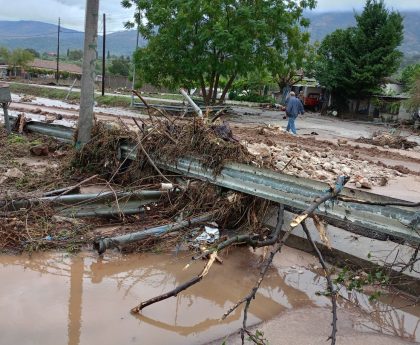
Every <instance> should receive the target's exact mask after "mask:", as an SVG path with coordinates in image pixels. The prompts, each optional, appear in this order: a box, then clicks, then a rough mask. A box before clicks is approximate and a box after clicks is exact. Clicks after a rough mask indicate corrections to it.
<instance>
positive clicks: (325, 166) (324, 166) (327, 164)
mask: <svg viewBox="0 0 420 345" xmlns="http://www.w3.org/2000/svg"><path fill="white" fill-rule="evenodd" d="M322 167H323V168H324V169H325V170H331V169H332V164H331V163H329V162H325V163H324V164H322Z"/></svg>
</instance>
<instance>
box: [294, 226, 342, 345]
mask: <svg viewBox="0 0 420 345" xmlns="http://www.w3.org/2000/svg"><path fill="white" fill-rule="evenodd" d="M301 225H302V228H303V231H304V232H305V234H306V237H307V239H308V241H309V243H310V244H311V246H312V248H313V250H314V251H315V253H316V255H317V257H318V260H319V263H320V264H321V266H322V268H323V270H324V271H325V278H326V279H327V285H328V294H329V296H330V297H331V304H332V314H333V317H332V322H331V327H332V331H331V335H330V336H329V337H328V340H330V339H331V345H335V342H336V335H337V290H336V289H335V288H334V284H333V282H332V279H331V275H330V273H329V272H328V267H327V264H326V263H325V260H324V257H323V256H322V253H321V251H320V250H319V249H318V247H317V245H316V243H315V242H314V240H313V239H312V236H311V234H310V232H309V230H308V227H307V226H306V223H305V221H303V222H302V224H301Z"/></svg>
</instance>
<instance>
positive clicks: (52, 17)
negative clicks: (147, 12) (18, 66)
mask: <svg viewBox="0 0 420 345" xmlns="http://www.w3.org/2000/svg"><path fill="white" fill-rule="evenodd" d="M85 6H86V0H42V1H36V0H17V1H16V0H15V1H9V0H0V8H1V11H0V20H36V21H40V22H46V23H52V24H56V23H57V22H58V17H61V25H62V26H63V27H65V28H69V29H74V30H80V31H83V30H84V21H85ZM104 12H105V13H106V14H107V28H108V30H109V31H116V30H122V29H123V23H124V22H126V21H127V20H130V19H131V18H132V17H133V13H134V9H125V8H123V7H122V6H121V4H120V1H119V0H112V1H109V0H108V1H101V2H100V8H99V13H100V14H102V13H104ZM101 21H102V17H101V16H100V21H99V26H101V25H102V24H101Z"/></svg>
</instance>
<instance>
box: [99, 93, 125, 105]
mask: <svg viewBox="0 0 420 345" xmlns="http://www.w3.org/2000/svg"><path fill="white" fill-rule="evenodd" d="M95 101H96V102H97V103H98V105H100V106H108V107H124V108H128V107H130V105H131V99H130V98H128V97H123V96H106V95H105V96H96V97H95Z"/></svg>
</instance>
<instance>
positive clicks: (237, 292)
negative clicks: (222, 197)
mask: <svg viewBox="0 0 420 345" xmlns="http://www.w3.org/2000/svg"><path fill="white" fill-rule="evenodd" d="M224 259H225V260H224V264H223V265H214V266H213V267H212V269H211V271H210V273H209V274H208V276H206V278H205V279H204V280H203V281H202V282H201V283H199V284H197V285H195V286H193V287H192V288H190V289H189V290H187V291H184V292H183V293H181V294H179V295H178V296H177V297H176V298H171V299H168V300H166V301H162V302H160V303H157V304H155V305H152V306H150V307H147V308H146V309H144V310H143V312H142V314H141V315H138V316H133V315H131V314H130V312H129V311H130V309H131V308H132V307H134V306H135V305H137V304H138V303H139V302H141V301H144V300H146V299H148V298H150V297H153V296H155V295H157V294H161V293H163V292H165V291H168V290H170V289H172V288H173V287H174V286H176V285H178V284H180V283H182V282H184V281H186V280H187V279H189V278H191V277H192V276H193V275H194V274H197V273H198V272H199V271H200V270H201V269H202V266H203V265H204V263H203V262H199V263H196V264H194V265H193V266H192V267H191V268H190V269H188V270H183V267H184V266H185V264H187V263H188V262H189V260H190V254H188V253H183V252H182V253H178V254H177V255H176V253H170V254H132V255H121V254H118V253H109V254H107V255H106V256H105V257H103V258H100V257H98V256H97V255H96V254H93V253H80V254H78V255H75V256H70V255H68V254H64V253H37V254H33V255H32V256H28V255H23V256H6V255H2V256H0V281H1V282H2V284H1V285H0V289H1V291H0V310H1V312H0V325H1V326H0V328H1V332H0V338H1V340H0V343H1V344H21V345H25V344H43V345H49V344H68V345H78V344H81V345H82V344H86V345H87V344H101V345H107V344H110V345H111V344H154V345H160V344H162V345H163V344H184V345H188V344H205V343H208V342H210V341H212V340H214V339H220V338H223V337H224V336H226V335H227V334H230V333H234V332H236V331H237V330H238V329H239V328H240V325H241V322H242V309H238V310H237V311H236V312H235V313H233V315H231V316H230V317H229V318H227V319H226V320H225V321H220V317H221V316H222V315H223V313H224V312H225V311H226V310H227V309H228V308H229V307H230V306H231V305H232V304H234V303H235V302H236V301H237V300H238V299H239V298H241V297H242V296H244V295H246V294H247V293H248V291H249V290H250V288H251V287H252V286H253V284H254V282H255V279H256V277H257V275H258V271H259V267H258V263H259V261H260V259H261V258H260V256H259V255H258V254H256V255H253V254H252V253H250V252H249V250H247V249H245V248H243V249H234V250H232V251H231V252H230V253H229V254H228V255H225V257H224ZM316 264H317V262H316V260H315V258H314V257H312V256H311V255H309V254H306V253H302V252H300V251H297V250H293V249H290V248H285V250H284V252H282V253H281V254H280V255H279V256H278V258H276V261H275V265H274V267H273V268H272V269H270V271H269V274H268V275H267V277H266V279H265V280H264V282H263V285H262V288H261V289H260V290H259V292H258V294H257V298H256V300H255V301H254V303H252V305H251V309H250V315H249V319H248V320H249V324H251V325H252V324H254V325H255V324H259V323H261V322H263V321H265V320H270V319H272V318H274V317H276V316H277V315H284V314H287V313H289V312H292V311H293V312H294V311H299V310H306V309H307V308H310V309H311V310H319V311H320V313H321V312H322V311H324V310H327V309H326V308H328V306H329V300H328V298H326V297H323V296H319V294H318V292H319V291H323V290H324V278H323V277H322V276H320V275H319V274H318V273H319V272H318V269H317V267H316ZM354 298H357V301H358V304H359V305H360V308H359V309H360V311H358V312H357V313H358V314H357V317H356V319H357V320H359V321H360V322H361V324H360V325H358V324H357V323H354V327H352V332H354V333H355V334H356V333H357V334H359V333H361V332H362V333H363V332H369V333H372V332H374V333H384V334H388V335H393V336H395V335H396V336H399V337H402V338H404V339H409V340H411V341H416V340H417V341H418V340H420V329H419V327H418V326H419V317H420V310H419V308H418V307H407V306H406V305H407V304H408V302H407V301H405V300H402V299H401V298H399V297H395V296H394V297H392V298H391V297H389V298H388V299H387V298H386V297H385V298H384V300H383V301H380V302H376V303H375V304H371V303H370V302H368V298H367V296H365V295H362V294H359V295H357V296H354ZM349 305H350V304H349V303H348V302H346V301H345V300H344V299H343V300H342V301H341V302H340V310H343V309H347V308H349ZM402 306H403V307H404V306H405V307H404V308H403V309H402V310H399V309H393V307H402ZM387 308H389V309H390V310H391V314H390V313H388V312H386V309H387ZM375 310H376V311H377V310H380V312H377V314H375V313H374V311H375ZM392 313H393V314H392ZM328 314H329V311H328ZM359 314H360V315H359ZM384 320H385V321H386V322H385V321H384ZM307 322H312V325H313V323H315V324H316V323H317V322H318V320H317V319H314V320H308V321H307ZM292 325H293V324H291V328H290V332H293V327H292ZM309 326H310V324H308V327H309ZM327 336H328V332H327V333H326V334H325V338H324V339H326V337H327ZM395 339H396V338H395ZM273 340H274V339H273ZM220 344H221V342H220ZM270 344H276V341H275V340H274V341H271V342H270ZM366 344H369V343H368V342H367V343H366Z"/></svg>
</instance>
